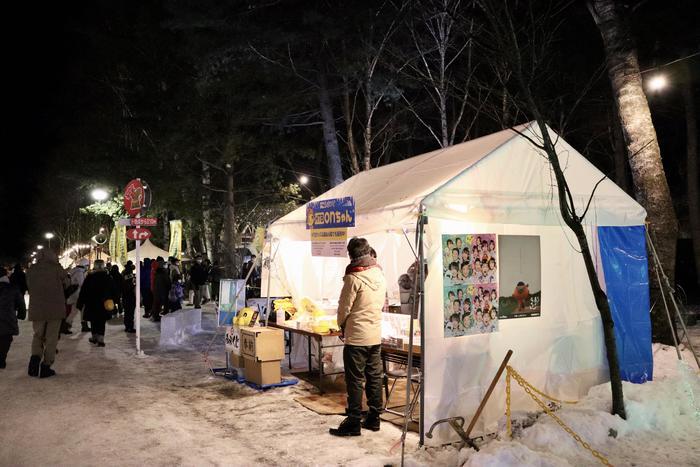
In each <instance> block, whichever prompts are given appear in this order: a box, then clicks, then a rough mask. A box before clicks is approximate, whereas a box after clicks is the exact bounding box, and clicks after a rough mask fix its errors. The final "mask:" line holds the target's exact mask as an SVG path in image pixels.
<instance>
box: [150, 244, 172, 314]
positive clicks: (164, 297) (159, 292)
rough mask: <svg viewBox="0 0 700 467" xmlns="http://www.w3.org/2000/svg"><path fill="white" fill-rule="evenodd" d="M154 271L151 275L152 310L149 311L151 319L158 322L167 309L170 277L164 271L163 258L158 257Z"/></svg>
mask: <svg viewBox="0 0 700 467" xmlns="http://www.w3.org/2000/svg"><path fill="white" fill-rule="evenodd" d="M155 264H156V269H155V273H154V274H153V309H152V310H151V319H152V320H153V321H154V322H158V321H160V315H161V312H162V311H163V309H164V307H165V310H167V309H168V294H169V293H170V276H169V275H168V270H167V269H165V262H164V261H163V258H161V257H158V260H156V262H155Z"/></svg>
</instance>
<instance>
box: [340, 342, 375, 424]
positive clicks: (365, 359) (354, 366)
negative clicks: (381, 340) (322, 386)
mask: <svg viewBox="0 0 700 467" xmlns="http://www.w3.org/2000/svg"><path fill="white" fill-rule="evenodd" d="M381 349H382V347H381V345H371V346H359V345H348V344H346V345H345V347H344V348H343V363H344V364H345V386H346V388H347V391H348V410H347V415H348V417H350V418H358V419H359V418H360V417H361V416H362V382H363V381H364V383H365V388H364V390H365V393H366V395H367V405H368V406H369V410H370V412H375V413H381V411H382V350H381Z"/></svg>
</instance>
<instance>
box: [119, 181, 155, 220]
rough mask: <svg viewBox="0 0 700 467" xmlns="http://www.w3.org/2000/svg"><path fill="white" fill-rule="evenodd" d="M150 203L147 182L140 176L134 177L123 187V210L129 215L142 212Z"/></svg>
mask: <svg viewBox="0 0 700 467" xmlns="http://www.w3.org/2000/svg"><path fill="white" fill-rule="evenodd" d="M150 205H151V190H150V188H149V187H148V183H146V182H145V181H144V180H141V179H140V178H135V179H133V180H132V181H130V182H129V184H128V185H126V188H124V210H125V211H126V213H127V214H128V215H129V217H136V216H139V215H141V214H143V213H144V211H145V210H146V209H148V207H149V206H150Z"/></svg>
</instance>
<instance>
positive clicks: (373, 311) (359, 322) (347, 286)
mask: <svg viewBox="0 0 700 467" xmlns="http://www.w3.org/2000/svg"><path fill="white" fill-rule="evenodd" d="M343 283H344V284H343V290H342V291H341V292H340V300H339V301H338V325H339V326H340V327H341V328H343V330H344V334H345V343H346V344H350V345H362V346H367V345H379V344H381V343H382V308H383V307H384V299H385V297H386V280H385V279H384V274H383V273H382V270H381V269H380V268H379V267H374V268H370V269H367V270H365V271H360V272H352V273H350V274H346V275H345V277H344V278H343Z"/></svg>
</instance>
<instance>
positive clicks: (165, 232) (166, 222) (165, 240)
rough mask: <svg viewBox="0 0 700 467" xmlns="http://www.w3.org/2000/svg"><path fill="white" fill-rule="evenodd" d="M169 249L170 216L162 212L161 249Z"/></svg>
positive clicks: (166, 212)
mask: <svg viewBox="0 0 700 467" xmlns="http://www.w3.org/2000/svg"><path fill="white" fill-rule="evenodd" d="M169 247H170V214H169V213H168V211H163V249H164V250H167V249H168V248H169Z"/></svg>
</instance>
